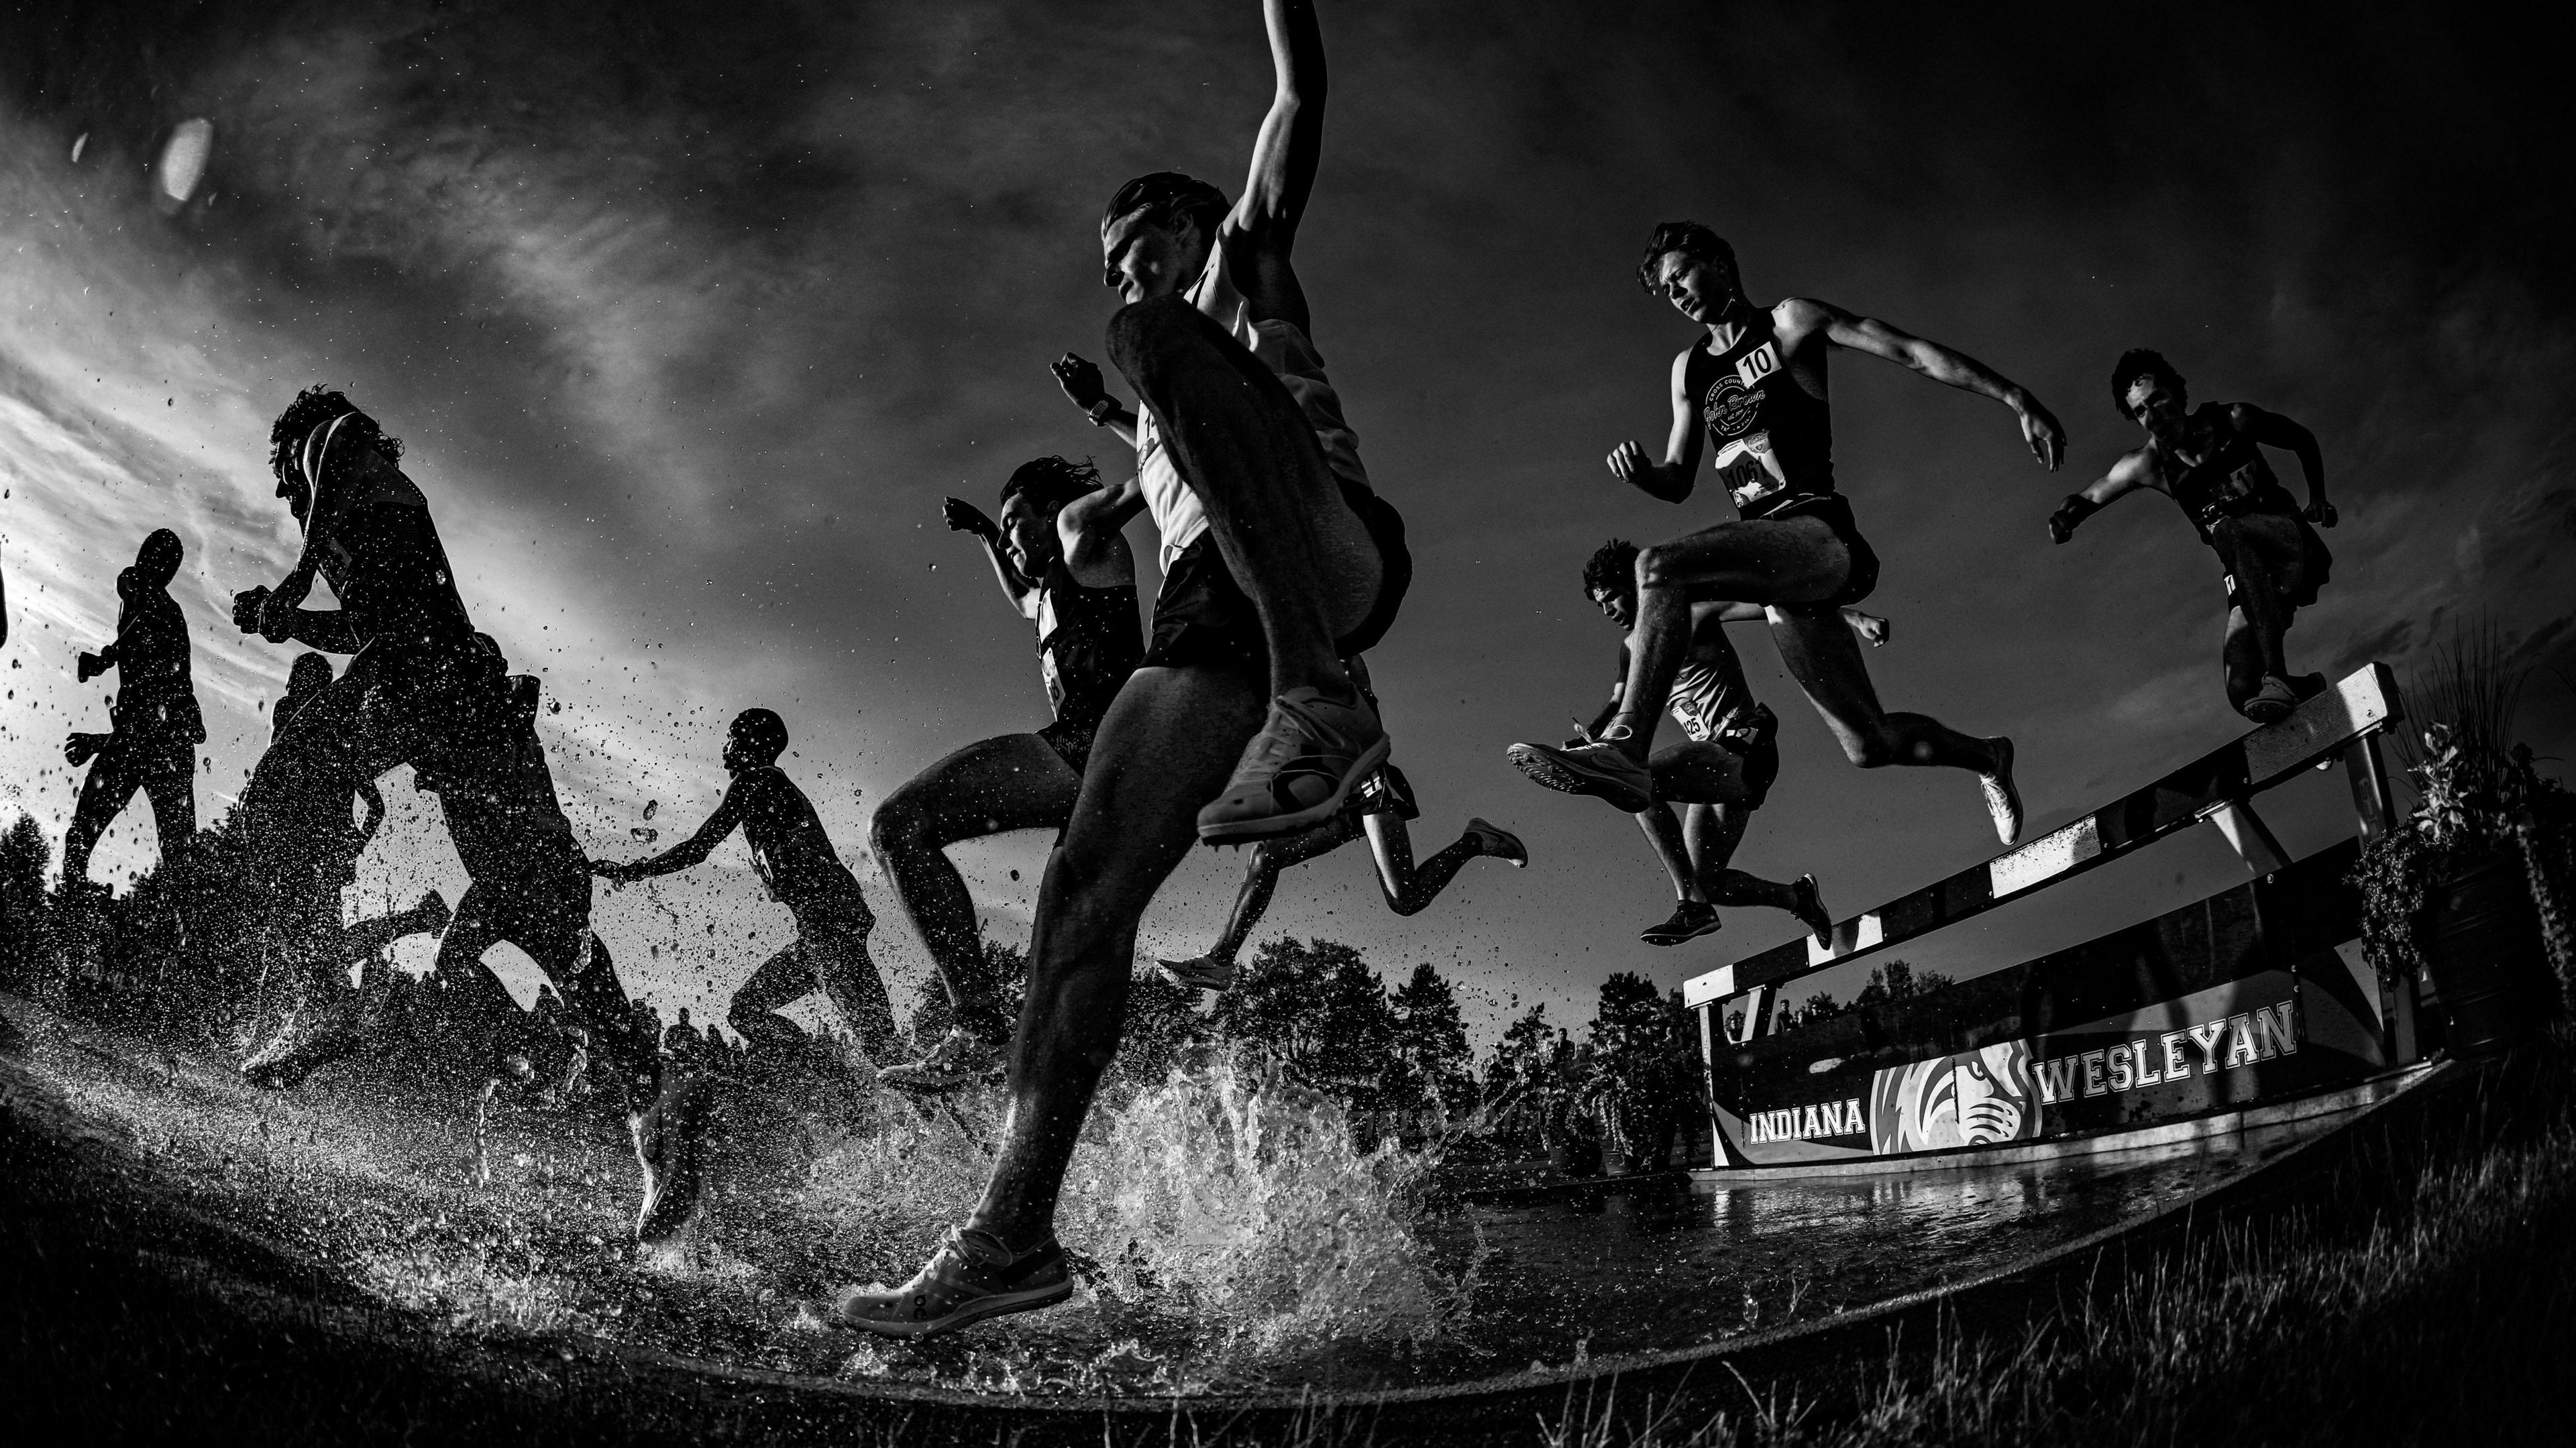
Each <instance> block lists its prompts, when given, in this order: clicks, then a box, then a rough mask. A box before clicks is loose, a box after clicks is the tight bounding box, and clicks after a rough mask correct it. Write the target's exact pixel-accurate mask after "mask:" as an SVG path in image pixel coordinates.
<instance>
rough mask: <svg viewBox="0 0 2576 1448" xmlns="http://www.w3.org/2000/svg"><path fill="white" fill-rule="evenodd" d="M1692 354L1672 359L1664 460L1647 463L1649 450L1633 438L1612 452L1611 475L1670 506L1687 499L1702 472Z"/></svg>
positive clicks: (1684, 350)
mask: <svg viewBox="0 0 2576 1448" xmlns="http://www.w3.org/2000/svg"><path fill="white" fill-rule="evenodd" d="M1696 345H1697V344H1696V343H1694V344H1693V346H1696ZM1690 354H1691V348H1688V347H1686V348H1683V349H1682V351H1681V352H1680V353H1679V354H1677V355H1676V356H1675V357H1674V358H1673V388H1672V393H1673V431H1672V435H1671V436H1670V437H1667V438H1665V439H1664V460H1663V461H1662V462H1660V463H1655V462H1648V461H1647V460H1646V450H1645V449H1644V448H1641V447H1639V446H1637V444H1636V441H1635V440H1634V439H1631V440H1629V441H1627V442H1623V443H1621V444H1619V445H1618V446H1617V447H1614V448H1612V449H1611V450H1610V476H1612V477H1614V478H1617V479H1618V480H1619V481H1621V482H1623V483H1626V484H1627V485H1628V486H1630V487H1632V488H1635V489H1636V490H1637V491H1639V492H1641V493H1644V494H1645V495H1646V496H1647V497H1650V498H1660V499H1662V500H1663V501H1665V502H1667V503H1679V502H1682V501H1684V500H1686V499H1688V498H1689V497H1690V495H1691V488H1692V487H1693V486H1694V483H1693V479H1694V478H1695V477H1696V476H1697V475H1698V473H1699V448H1700V441H1699V440H1700V430H1699V407H1698V405H1697V404H1696V403H1694V402H1692V401H1691V395H1690Z"/></svg>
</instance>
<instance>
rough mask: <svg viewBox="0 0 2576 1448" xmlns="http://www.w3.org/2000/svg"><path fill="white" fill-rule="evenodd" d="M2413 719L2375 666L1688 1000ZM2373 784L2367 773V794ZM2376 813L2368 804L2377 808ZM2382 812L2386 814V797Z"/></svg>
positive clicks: (1744, 985) (1949, 909) (1976, 902)
mask: <svg viewBox="0 0 2576 1448" xmlns="http://www.w3.org/2000/svg"><path fill="white" fill-rule="evenodd" d="M2402 717H2404V716H2403V714H2402V713H2401V712H2400V710H2399V707H2398V701H2397V680H2396V678H2395V676H2394V675H2392V674H2391V673H2389V671H2388V666H2387V665H2385V664H2371V665H2369V666H2367V667H2365V668H2363V669H2361V670H2359V671H2357V672H2355V673H2354V674H2352V675H2351V676H2350V677H2348V678H2345V679H2343V680H2342V681H2341V682H2339V683H2337V684H2335V685H2334V686H2333V687H2332V688H2329V689H2327V690H2326V691H2325V692H2324V693H2321V694H2319V695H2317V696H2316V697H2315V698H2313V699H2310V700H2308V701H2307V702H2306V703H2304V704H2301V705H2300V706H2299V707H2298V708H2297V709H2296V710H2294V711H2292V713H2291V714H2290V716H2289V717H2288V718H2286V719H2283V720H2281V721H2280V722H2278V723H2275V724H2267V725H2265V726H2263V727H2262V728H2259V729H2256V730H2254V731H2253V732H2251V733H2249V734H2246V735H2245V736H2243V737H2242V738H2239V739H2236V740H2233V741H2231V742H2230V743H2228V744H2225V745H2223V746H2221V747H2220V748H2218V749H2216V750H2213V751H2212V752H2210V753H2209V754H2206V755H2203V756H2202V757H2201V758H2199V759H2195V760H2193V761H2192V762H2191V763H2189V764H2186V765H2184V766H2183V767H2182V768H2180V769H2177V770H2175V771H2173V772H2172V773H2170V774H2168V775H2166V776H2165V777H2164V778H2162V779H2159V780H2157V781H2156V782H2155V783H2153V784H2150V785H2148V786H2147V787H2145V788H2144V789H2140V790H2136V791H2133V792H2131V793H2130V794H2129V795H2127V796H2126V797H2124V798H2122V799H2120V800H2118V801H2116V802H2114V803H2112V804H2109V805H2105V806H2103V807H2102V808H2100V809H2097V810H2095V811H2093V812H2092V813H2091V814H2088V815H2085V816H2083V817H2082V818H2080V819H2077V820H2075V821H2074V822H2073V823H2071V824H2067V825H2063V826H2061V827H2059V828H2057V829H2054V830H2051V831H2050V832H2048V833H2047V834H2045V835H2042V836H2040V837H2039V838H2038V839H2035V840H2032V841H2030V842H2029V843H2027V844H2023V845H2020V846H2018V847H2016V848H2014V849H2011V850H2007V851H2005V852H2004V853H2003V854H2000V855H1997V856H1995V857H1994V858H1993V859H1991V860H1988V861H1987V862H1986V863H1984V864H1982V865H1977V866H1974V867H1972V868H1969V869H1965V870H1962V871H1960V872H1959V873H1957V874H1955V875H1952V876H1951V877H1949V878H1948V879H1946V880H1936V881H1934V882H1933V883H1931V884H1929V885H1926V886H1924V887H1923V888H1921V889H1919V890H1915V891H1913V892H1912V893H1910V894H1906V895H1902V896H1899V897H1898V898H1897V899H1894V900H1891V901H1889V902H1888V903H1886V904H1884V905H1881V906H1879V907H1878V908H1877V909H1875V910H1870V911H1865V912H1863V913H1862V914H1859V915H1855V916H1853V917H1852V918H1850V919H1848V920H1842V921H1838V922H1836V923H1835V925H1834V934H1833V945H1832V947H1831V948H1830V949H1828V948H1826V947H1824V946H1819V945H1818V944H1816V942H1815V938H1814V937H1812V936H1803V937H1801V938H1799V939H1797V940H1792V941H1789V942H1788V943H1786V944H1783V945H1778V946H1774V947H1772V948H1771V949H1769V950H1765V951H1762V952H1761V953H1759V954H1756V955H1750V956H1747V957H1745V958H1744V959H1742V960H1739V961H1737V962H1735V963H1734V964H1733V965H1726V966H1720V967H1719V968H1717V969H1716V970H1713V971H1710V972H1709V973H1708V974H1706V975H1702V976H1697V977H1694V978H1692V979H1691V980H1688V981H1685V982H1684V983H1683V984H1682V1004H1683V1005H1685V1006H1701V1005H1706V1004H1708V1003H1709V1002H1711V1001H1716V1000H1721V999H1724V998H1725V997H1727V996H1732V995H1738V994H1741V993H1743V992H1745V991H1749V990H1753V989H1755V988H1757V987H1760V986H1772V985H1780V984H1783V983H1785V982H1788V981H1792V980H1796V979H1797V978H1799V977H1801V976H1806V975H1812V974H1814V973H1816V972H1817V971H1821V970H1825V969H1828V968H1830V967H1832V966H1836V965H1839V964H1841V963H1842V962H1844V961H1846V960H1850V959H1852V958H1853V957H1855V956H1859V955H1863V954H1866V953H1868V952H1870V951H1873V950H1878V949H1881V948H1883V947H1886V946H1890V945H1895V944H1897V943H1899V942H1900V941H1906V940H1912V939H1914V938H1915V937H1916V936H1919V935H1925V934H1928V933H1930V932H1932V931H1934V930H1938V929H1941V928H1942V927H1943V926H1946V925H1954V924H1956V923H1958V922H1959V921H1962V920H1965V919H1968V918H1969V917H1971V916H1974V915H1981V914H1983V913H1985V912H1986V911H1988V910H1991V909H1993V908H1994V907H1995V906H1997V905H1999V904H2002V903H2003V902H2004V901H2006V900H2013V899H2020V898H2023V897H2026V896H2027V895H2029V894H2030V892H2032V891H2033V890H2036V889H2039V888H2042V887H2044V886H2047V885H2053V884H2055V883H2057V882H2058V881H2061V880H2068V879H2072V878H2074V877H2075V876H2077V875H2080V874H2082V873H2084V872H2085V871H2087V870H2090V869H2093V868H2094V867H2096V866H2098V865H2101V864H2103V863H2105V862H2107V861H2109V860H2113V859H2116V858H2118V857H2119V856H2121V855H2124V854H2127V853H2129V852H2130V851H2132V850H2135V849H2137V848H2138V847H2140V846H2142V845H2146V844H2149V843H2151V842H2153V841H2156V840H2159V839H2162V838H2164V837H2165V836H2167V835H2170V834H2174V833H2176V832H2178V831H2180V830H2182V829H2184V828H2186V827H2188V826H2190V825H2193V824H2197V823H2199V822H2200V821H2201V820H2203V819H2207V818H2209V817H2210V816H2211V815H2213V814H2216V813H2218V812H2219V811H2221V810H2224V809H2226V808H2228V807H2229V806H2231V805H2236V804H2241V803H2242V802H2243V801H2244V800H2246V799H2248V798H2250V797H2251V796H2253V795H2255V794H2259V793H2261V792H2262V791H2264V790H2266V789H2269V788H2271V787H2272V786H2274V785H2276V784H2279V783H2281V782H2283V781H2284V780H2287V779H2288V778H2290V777H2291V776H2292V775H2294V774H2297V773H2298V772H2299V771H2300V770H2302V769H2305V768H2307V767H2308V766H2310V765H2312V764H2315V763H2317V762H2318V761H2319V760H2321V759H2323V758H2325V757H2326V756H2328V755H2331V754H2334V753H2336V752H2337V751H2339V750H2343V749H2346V748H2349V747H2351V746H2353V745H2355V744H2356V743H2366V742H2367V741H2368V740H2369V738H2370V736H2372V735H2373V734H2376V733H2377V732H2379V731H2380V730H2383V729H2386V728H2387V727H2388V726H2389V725H2391V724H2394V723H2396V722H2397V721H2398V720H2399V719H2400V718H2402ZM2370 767H2371V770H2372V773H2373V776H2374V777H2373V779H2372V780H2371V781H2370V787H2371V788H2372V789H2373V790H2377V789H2378V788H2379V783H2378V780H2377V779H2376V772H2377V765H2376V762H2375V760H2374V761H2373V762H2372V763H2371V766H2370ZM2363 788H2364V785H2363V781H2361V780H2359V779H2356V780H2355V781H2354V791H2355V794H2356V797H2359V796H2360V795H2361V794H2362V791H2363ZM2369 808H2370V806H2369V805H2368V804H2366V803H2365V805H2364V809H2365V812H2366V813H2367V811H2368V810H2369ZM2378 808H2379V810H2380V812H2381V813H2382V815H2384V813H2385V809H2386V805H2385V802H2384V799H2383V800H2382V801H2381V802H2380V803H2379V805H2378ZM2383 822H2384V821H2383Z"/></svg>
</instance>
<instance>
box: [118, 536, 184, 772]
mask: <svg viewBox="0 0 2576 1448" xmlns="http://www.w3.org/2000/svg"><path fill="white" fill-rule="evenodd" d="M128 571H129V572H131V570H128ZM120 583H122V580H120ZM120 591H122V590H121V589H120ZM107 716H108V718H109V719H110V720H111V721H112V722H113V723H114V724H115V726H116V732H117V733H119V734H131V735H133V736H135V738H136V740H137V741H138V742H139V741H142V740H159V741H163V742H166V743H171V744H202V743H204V742H205V739H206V720H205V716H204V715H203V714H200V713H199V712H198V711H197V686H196V681H195V679H194V677H193V676H192V674H191V672H190V669H189V663H188V620H187V618H186V617H185V616H184V615H182V614H181V613H180V612H179V605H178V604H177V603H176V602H174V601H172V599H171V597H170V595H169V594H168V593H167V592H165V591H164V590H161V589H158V588H154V589H145V590H141V591H140V596H139V597H128V598H127V599H126V600H125V602H124V603H123V605H122V606H121V607H119V608H118V610H117V617H116V703H115V704H114V705H113V706H112V707H110V708H109V710H108V713H107Z"/></svg>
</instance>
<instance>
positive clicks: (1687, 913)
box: [1637, 900, 1723, 945]
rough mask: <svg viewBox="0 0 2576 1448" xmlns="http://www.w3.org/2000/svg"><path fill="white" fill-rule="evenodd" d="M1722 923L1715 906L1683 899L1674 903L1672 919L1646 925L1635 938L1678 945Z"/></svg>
mask: <svg viewBox="0 0 2576 1448" xmlns="http://www.w3.org/2000/svg"><path fill="white" fill-rule="evenodd" d="M1722 923H1723V922H1721V921H1720V920H1719V919H1718V918H1717V907H1716V906H1714V905H1711V904H1709V903H1708V902H1707V901H1705V900H1683V901H1679V902H1677V903H1675V904H1674V906H1673V918H1672V919H1670V920H1667V921H1665V922H1664V923H1663V924H1661V925H1649V926H1647V927H1646V928H1645V929H1644V930H1641V931H1639V932H1638V933H1637V938H1638V939H1639V940H1642V941H1644V942H1646V943H1647V944H1648V945H1679V944H1681V943H1682V942H1683V941H1685V940H1697V939H1699V938H1700V937H1701V936H1703V935H1709V934H1713V933H1715V932H1716V930H1717V928H1718V927H1719V925H1720V924H1722Z"/></svg>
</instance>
